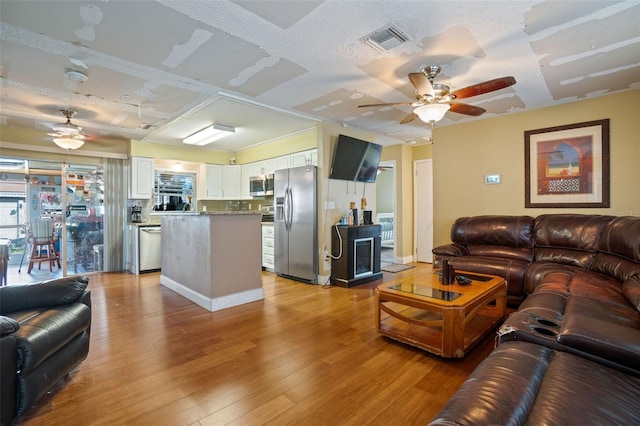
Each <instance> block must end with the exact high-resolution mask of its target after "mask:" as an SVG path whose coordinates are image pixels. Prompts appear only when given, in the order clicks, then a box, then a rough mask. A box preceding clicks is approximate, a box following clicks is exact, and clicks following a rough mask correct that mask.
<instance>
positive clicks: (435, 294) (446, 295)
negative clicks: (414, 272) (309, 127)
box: [388, 283, 462, 301]
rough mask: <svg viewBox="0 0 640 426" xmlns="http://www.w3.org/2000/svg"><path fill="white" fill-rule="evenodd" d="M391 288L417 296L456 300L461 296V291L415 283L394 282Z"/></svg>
mask: <svg viewBox="0 0 640 426" xmlns="http://www.w3.org/2000/svg"><path fill="white" fill-rule="evenodd" d="M388 288H390V289H391V290H398V291H403V292H405V293H411V294H415V295H418V296H424V297H430V298H432V299H438V300H447V301H451V300H456V299H457V298H458V297H460V296H462V293H456V292H454V291H445V290H438V289H437V288H431V287H426V286H421V285H417V284H404V283H400V284H395V285H392V286H389V287H388Z"/></svg>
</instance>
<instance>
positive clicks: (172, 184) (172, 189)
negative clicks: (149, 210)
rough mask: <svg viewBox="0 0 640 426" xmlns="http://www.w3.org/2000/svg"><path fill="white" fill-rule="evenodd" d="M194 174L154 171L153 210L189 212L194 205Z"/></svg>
mask: <svg viewBox="0 0 640 426" xmlns="http://www.w3.org/2000/svg"><path fill="white" fill-rule="evenodd" d="M195 182H196V175H195V173H187V172H176V171H170V170H161V169H156V170H155V173H154V194H153V195H154V202H155V210H160V211H190V210H191V206H192V205H193V203H195V201H196V200H195V191H194V188H195Z"/></svg>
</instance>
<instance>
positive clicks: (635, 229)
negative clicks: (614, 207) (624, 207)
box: [598, 216, 640, 263]
mask: <svg viewBox="0 0 640 426" xmlns="http://www.w3.org/2000/svg"><path fill="white" fill-rule="evenodd" d="M598 251H600V252H602V253H609V254H612V255H615V256H621V257H624V258H627V259H629V260H632V261H634V262H638V263H640V217H637V216H622V217H617V218H615V219H613V220H612V221H611V223H609V224H608V225H607V227H606V228H605V229H604V230H603V232H602V235H601V236H600V242H599V243H598Z"/></svg>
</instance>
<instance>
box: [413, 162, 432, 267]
mask: <svg viewBox="0 0 640 426" xmlns="http://www.w3.org/2000/svg"><path fill="white" fill-rule="evenodd" d="M413 168H414V172H415V173H414V178H415V184H414V186H413V188H414V194H413V198H414V206H415V214H414V218H415V225H414V229H415V237H414V238H415V242H416V247H415V255H416V261H417V262H426V263H433V253H432V251H431V250H433V161H432V160H419V161H415V162H414V166H413Z"/></svg>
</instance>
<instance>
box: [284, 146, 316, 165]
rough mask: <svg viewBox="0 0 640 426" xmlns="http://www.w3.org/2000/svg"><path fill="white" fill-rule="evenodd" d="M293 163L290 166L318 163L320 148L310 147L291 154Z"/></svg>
mask: <svg viewBox="0 0 640 426" xmlns="http://www.w3.org/2000/svg"><path fill="white" fill-rule="evenodd" d="M290 161H291V164H290V165H289V167H299V166H307V165H314V166H317V165H318V149H317V148H314V149H310V150H307V151H300V152H296V153H293V154H291V160H290Z"/></svg>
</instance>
